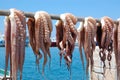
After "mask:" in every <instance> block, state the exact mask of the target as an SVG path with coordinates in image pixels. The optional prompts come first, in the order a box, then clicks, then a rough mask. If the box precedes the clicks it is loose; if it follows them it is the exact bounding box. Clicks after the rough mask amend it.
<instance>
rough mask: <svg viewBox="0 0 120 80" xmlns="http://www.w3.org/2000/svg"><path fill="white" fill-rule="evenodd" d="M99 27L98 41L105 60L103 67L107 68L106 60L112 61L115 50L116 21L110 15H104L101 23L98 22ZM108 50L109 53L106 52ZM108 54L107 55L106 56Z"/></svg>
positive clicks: (101, 55)
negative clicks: (113, 44)
mask: <svg viewBox="0 0 120 80" xmlns="http://www.w3.org/2000/svg"><path fill="white" fill-rule="evenodd" d="M98 26H99V29H98V30H97V37H96V39H97V42H98V45H99V48H100V52H99V56H100V58H101V61H102V62H103V64H104V65H103V68H105V60H106V58H107V60H108V61H109V66H110V61H111V59H112V56H111V54H112V51H113V46H112V43H113V39H112V36H113V27H114V23H113V21H112V19H111V18H109V17H106V16H105V17H103V18H102V19H101V23H98ZM107 52H108V55H107V54H106V53H107ZM106 56H107V57H106Z"/></svg>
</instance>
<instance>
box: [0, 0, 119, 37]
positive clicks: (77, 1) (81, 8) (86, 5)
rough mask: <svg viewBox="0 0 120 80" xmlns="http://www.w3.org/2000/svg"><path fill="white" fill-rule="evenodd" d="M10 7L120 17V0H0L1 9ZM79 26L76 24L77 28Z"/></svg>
mask: <svg viewBox="0 0 120 80" xmlns="http://www.w3.org/2000/svg"><path fill="white" fill-rule="evenodd" d="M10 8H16V9H18V10H22V11H24V12H34V13H35V12H36V11H46V12H48V13H49V14H56V15H60V14H63V13H66V12H67V13H72V14H73V15H75V16H79V17H88V16H92V17H93V18H98V19H100V18H101V17H103V16H109V17H111V18H112V19H113V20H117V19H118V18H119V17H120V10H119V9H120V0H0V10H9V9H10ZM3 21H4V16H0V32H1V33H4V22H3ZM52 21H53V31H52V37H55V34H56V29H55V22H56V20H52ZM77 24H79V22H78V23H77ZM78 26H79V25H78ZM78 26H77V25H76V28H77V27H78Z"/></svg>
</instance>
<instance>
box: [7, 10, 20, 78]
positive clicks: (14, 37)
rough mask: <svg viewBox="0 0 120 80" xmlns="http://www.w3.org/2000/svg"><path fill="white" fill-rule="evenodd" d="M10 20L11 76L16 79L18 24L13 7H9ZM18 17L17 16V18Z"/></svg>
mask: <svg viewBox="0 0 120 80" xmlns="http://www.w3.org/2000/svg"><path fill="white" fill-rule="evenodd" d="M9 17H10V22H11V56H12V76H13V80H16V79H17V70H18V59H19V58H18V55H19V44H18V36H19V32H17V31H18V30H19V29H18V25H17V23H16V19H15V17H16V18H17V16H16V14H15V12H14V9H10V16H9ZM17 19H18V18H17Z"/></svg>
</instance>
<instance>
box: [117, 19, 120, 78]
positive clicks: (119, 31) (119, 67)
mask: <svg viewBox="0 0 120 80" xmlns="http://www.w3.org/2000/svg"><path fill="white" fill-rule="evenodd" d="M118 21H119V25H118V29H117V79H118V80H119V79H120V59H119V58H120V49H119V48H120V39H119V38H120V20H118Z"/></svg>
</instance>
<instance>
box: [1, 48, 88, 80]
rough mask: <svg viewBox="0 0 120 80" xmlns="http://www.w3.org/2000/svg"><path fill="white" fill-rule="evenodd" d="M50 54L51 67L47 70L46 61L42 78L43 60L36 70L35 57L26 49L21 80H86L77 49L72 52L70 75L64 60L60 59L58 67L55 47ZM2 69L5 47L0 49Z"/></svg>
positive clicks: (29, 49) (58, 58) (2, 67)
mask: <svg viewBox="0 0 120 80" xmlns="http://www.w3.org/2000/svg"><path fill="white" fill-rule="evenodd" d="M50 53H51V57H52V58H51V66H50V68H49V61H48V62H47V64H46V67H45V73H44V76H43V75H42V64H43V58H42V59H41V60H40V64H39V66H40V71H38V68H37V67H36V63H35V55H34V53H33V51H32V48H31V47H26V49H25V62H24V65H23V80H86V73H85V70H84V69H83V66H82V63H81V59H80V53H79V48H78V47H75V49H74V52H73V59H72V64H71V74H70V71H69V70H68V69H67V66H66V64H65V60H64V59H62V63H61V66H60V56H59V49H58V48H57V47H51V48H50ZM48 60H49V59H48ZM84 60H85V59H84ZM85 64H86V63H85ZM4 67H5V47H0V69H4ZM9 70H10V66H9V68H8V71H9ZM18 78H19V76H18Z"/></svg>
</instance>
